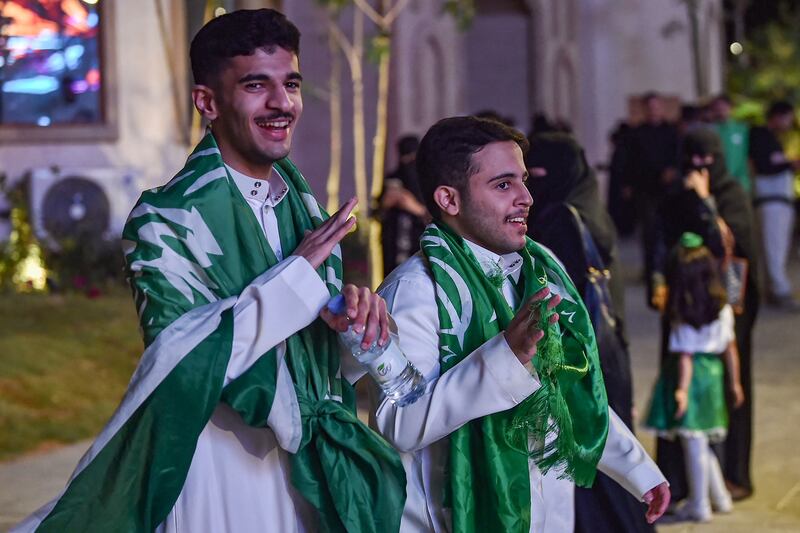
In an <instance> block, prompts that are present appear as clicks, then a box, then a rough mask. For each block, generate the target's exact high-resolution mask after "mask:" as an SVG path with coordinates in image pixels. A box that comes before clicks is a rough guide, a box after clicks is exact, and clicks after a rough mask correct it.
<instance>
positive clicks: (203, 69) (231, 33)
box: [189, 9, 300, 85]
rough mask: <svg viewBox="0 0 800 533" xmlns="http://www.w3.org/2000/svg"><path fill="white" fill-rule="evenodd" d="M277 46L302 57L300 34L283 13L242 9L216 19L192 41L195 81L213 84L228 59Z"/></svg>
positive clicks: (269, 10) (190, 54) (199, 83)
mask: <svg viewBox="0 0 800 533" xmlns="http://www.w3.org/2000/svg"><path fill="white" fill-rule="evenodd" d="M275 47H280V48H283V49H285V50H288V51H289V52H293V53H294V54H296V55H300V31H299V30H298V29H297V27H296V26H295V25H294V24H292V23H291V22H290V21H289V19H287V18H286V16H285V15H284V14H283V13H280V12H278V11H275V10H274V9H242V10H239V11H233V12H231V13H227V14H225V15H221V16H219V17H216V18H214V19H212V20H210V21H209V22H208V23H207V24H206V25H205V26H203V27H202V28H200V31H198V32H197V35H195V36H194V39H192V46H191V48H190V49H189V57H190V58H191V62H192V75H193V76H194V82H195V83H196V84H198V85H212V84H213V83H214V82H215V81H216V78H217V76H219V73H220V72H221V71H222V70H223V69H224V68H225V64H226V63H227V61H228V60H229V59H231V58H233V57H236V56H249V55H252V54H254V53H255V51H256V50H258V49H259V48H261V49H266V50H269V49H271V48H275Z"/></svg>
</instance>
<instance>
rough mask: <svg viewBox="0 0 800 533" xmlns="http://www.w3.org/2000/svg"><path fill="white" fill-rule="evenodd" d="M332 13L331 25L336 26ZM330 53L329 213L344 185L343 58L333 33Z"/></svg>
mask: <svg viewBox="0 0 800 533" xmlns="http://www.w3.org/2000/svg"><path fill="white" fill-rule="evenodd" d="M335 16H336V15H335V13H334V12H333V11H331V13H330V18H329V20H328V24H329V25H333V24H336V21H335V19H334V17H335ZM328 51H329V52H330V55H331V74H330V87H329V89H330V96H329V100H328V108H329V111H330V117H331V160H330V165H329V167H328V181H327V186H326V191H327V193H328V202H327V204H326V207H327V210H328V213H333V212H334V211H336V210H337V209H339V191H340V189H341V184H342V82H341V77H342V56H341V52H340V50H339V46H338V45H337V44H336V39H335V38H334V36H333V33H332V32H330V33H329V35H328Z"/></svg>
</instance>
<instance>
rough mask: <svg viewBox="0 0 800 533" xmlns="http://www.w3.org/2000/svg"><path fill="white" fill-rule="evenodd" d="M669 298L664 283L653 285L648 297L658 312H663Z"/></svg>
mask: <svg viewBox="0 0 800 533" xmlns="http://www.w3.org/2000/svg"><path fill="white" fill-rule="evenodd" d="M668 299H669V290H668V289H667V286H666V285H656V286H655V287H653V295H652V296H651V297H650V305H651V306H653V308H654V309H656V310H657V311H658V312H659V313H662V314H663V313H664V310H666V308H667V300H668Z"/></svg>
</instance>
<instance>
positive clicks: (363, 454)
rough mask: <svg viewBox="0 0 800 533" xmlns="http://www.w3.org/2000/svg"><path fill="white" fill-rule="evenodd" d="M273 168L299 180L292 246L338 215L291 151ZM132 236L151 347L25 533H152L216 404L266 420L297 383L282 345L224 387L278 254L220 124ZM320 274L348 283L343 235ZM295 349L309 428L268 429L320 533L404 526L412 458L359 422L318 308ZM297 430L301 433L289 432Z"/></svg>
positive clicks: (283, 217) (145, 210)
mask: <svg viewBox="0 0 800 533" xmlns="http://www.w3.org/2000/svg"><path fill="white" fill-rule="evenodd" d="M275 169H276V170H277V171H278V172H280V174H281V175H282V177H283V178H284V180H285V181H286V183H287V185H288V187H289V192H288V194H287V197H286V198H285V199H284V201H282V202H280V203H279V204H278V205H277V206H276V209H275V210H276V217H277V219H278V225H279V228H280V238H281V246H282V248H283V250H287V251H291V250H294V249H295V248H296V247H297V245H298V244H299V243H300V241H301V240H302V238H303V236H304V232H305V231H306V230H311V229H314V228H315V227H317V226H318V225H319V224H320V223H322V221H323V220H324V219H326V218H327V214H326V213H325V212H324V211H323V210H322V208H321V207H320V206H319V204H318V203H317V201H316V200H315V199H314V197H313V195H312V193H311V191H310V189H309V187H308V184H307V183H306V182H305V180H304V179H303V177H302V176H301V175H300V173H299V171H298V170H297V169H296V168H295V166H294V165H293V164H292V163H291V162H290V161H289V160H287V159H283V160H281V161H278V162H277V163H276V164H275ZM123 239H124V249H125V255H126V262H127V265H128V271H129V274H130V276H131V279H130V281H131V285H132V287H133V290H134V297H135V300H136V305H137V309H138V312H139V318H140V325H141V328H142V330H143V335H144V339H145V346H146V349H145V352H144V355H143V356H142V359H141V361H140V363H139V366H138V368H137V369H136V372H135V373H134V376H133V378H132V379H131V383H130V385H129V387H128V390H127V392H126V394H125V397H124V398H123V400H122V403H121V404H120V406H119V408H118V409H117V411H116V413H115V414H114V415H113V417H112V419H111V420H110V422H109V423H108V425H107V426H106V427H105V428H104V429H103V431H102V432H101V434H100V435H99V437H98V438H97V440H96V441H95V442H94V443H93V445H92V447H91V448H90V449H89V451H88V452H87V453H86V455H85V456H84V457H83V458H82V459H81V461H80V463H79V465H78V467H77V468H76V470H75V472H74V474H73V475H72V478H71V479H70V481H69V483H68V485H67V487H66V489H65V490H64V492H63V493H62V494H61V496H60V497H59V498H57V499H56V500H54V501H53V502H51V503H50V504H48V505H47V506H45V507H43V508H42V509H40V510H39V511H38V512H37V513H36V514H35V515H33V516H31V517H29V518H28V519H27V520H26V521H25V522H23V523H22V524H20V526H19V531H37V532H50V531H52V532H59V533H62V532H72V531H75V532H78V531H80V532H93V531H96V532H103V533H106V532H110V531H143V532H144V531H152V530H153V529H154V528H156V526H158V525H159V524H160V523H161V522H162V521H163V520H164V519H165V518H166V516H167V515H168V514H169V512H170V511H171V509H172V507H173V506H174V504H175V501H176V500H177V498H178V495H179V494H180V491H181V489H182V487H183V484H184V481H185V479H186V475H187V472H188V469H189V465H190V464H191V460H192V456H193V453H194V450H195V446H196V444H197V439H198V437H199V435H200V432H201V431H202V430H203V428H204V427H205V425H206V423H207V422H208V420H209V418H210V417H211V414H212V413H213V411H214V409H215V408H216V407H217V405H218V404H219V403H220V402H225V403H227V404H228V405H230V406H231V407H232V408H233V409H235V410H236V411H237V412H238V413H239V414H240V415H241V417H242V419H243V420H244V421H245V422H246V423H247V424H249V425H251V426H255V427H264V426H267V425H268V424H267V420H268V418H269V414H270V411H271V409H272V408H273V404H274V403H276V395H277V394H281V395H283V394H286V393H287V390H286V389H287V387H282V388H281V387H279V384H278V362H277V357H276V349H275V348H273V349H271V350H269V351H268V352H267V353H265V354H263V355H262V356H261V357H260V358H259V359H257V361H256V362H255V363H254V364H253V365H252V366H251V367H250V368H249V369H248V370H247V371H246V372H245V373H244V374H242V375H241V376H239V377H238V378H236V379H234V380H233V381H231V382H230V383H228V384H227V385H226V384H225V375H226V369H227V367H228V363H229V359H230V356H231V349H232V339H233V330H234V320H233V305H234V303H235V302H236V300H237V297H238V296H239V294H240V293H241V292H242V291H243V289H245V287H247V286H248V285H250V284H253V283H258V282H259V279H258V278H259V277H260V276H262V275H263V274H264V273H265V272H266V271H267V270H268V269H269V268H270V267H272V266H274V265H276V264H277V263H278V261H277V258H276V257H275V254H274V253H273V251H272V250H271V249H270V247H269V245H268V243H267V241H266V238H265V237H264V234H263V232H262V230H261V228H260V226H259V224H258V221H257V220H256V218H255V216H254V215H253V212H252V211H251V209H250V207H249V206H248V205H247V203H246V202H245V200H244V199H243V198H242V196H241V194H240V193H239V191H238V190H237V189H236V187H235V185H234V184H233V182H232V180H231V178H230V176H229V175H228V172H227V169H226V168H225V166H224V164H223V161H222V158H221V155H220V152H219V149H218V147H217V145H216V142H215V140H214V137H213V135H212V134H211V133H210V132H209V133H207V134H206V136H205V137H204V138H203V140H202V141H201V142H200V144H199V145H198V146H197V147H196V148H195V150H194V151H193V152H192V154H191V155H190V156H189V158H188V159H187V162H186V165H185V167H184V168H183V170H181V172H179V173H178V175H177V176H176V177H174V178H173V179H172V180H171V181H170V182H169V183H167V184H166V185H164V186H162V187H158V188H156V189H153V190H150V191H146V192H145V193H144V194H142V197H141V198H140V200H139V202H138V204H137V205H136V207H135V208H134V210H133V211H132V213H131V215H130V218H129V220H128V223H127V224H126V226H125V229H124V232H123ZM318 273H319V275H320V277H321V278H322V279H323V280H325V281H326V282H327V286H328V289H329V291H330V293H331V295H334V294H337V293H338V292H339V291H340V289H341V284H342V281H341V278H342V260H341V252H340V250H339V248H338V246H337V248H336V250H335V251H334V253H333V254H332V255H331V256H330V257H329V259H328V260H327V261H326V262H325V263H324V264H323V265H322V266H321V267H320V268H319V269H318ZM275 304H276V305H280V302H275ZM286 351H287V355H286V358H285V361H286V365H287V367H288V370H289V375H290V377H291V384H292V385H293V387H292V386H289V387H288V394H290V395H291V394H293V395H294V398H293V399H292V401H291V403H292V404H293V405H296V406H297V409H298V411H299V415H300V416H299V417H297V422H296V423H297V424H299V425H301V426H302V428H299V431H298V428H291V427H289V428H287V427H285V426H284V425H280V427H271V429H272V430H273V431H275V433H276V437H277V440H278V442H279V443H280V444H281V446H282V447H284V448H285V449H287V451H288V452H289V453H290V464H291V480H292V484H293V485H294V486H295V487H296V488H297V489H298V491H299V492H300V493H301V494H302V495H303V496H304V497H305V498H306V499H307V500H308V501H309V502H310V503H311V504H312V505H313V506H314V507H315V508H316V509H317V510H318V511H319V517H318V522H319V527H320V529H321V530H322V531H337V532H338V531H350V532H376V533H378V532H380V533H383V532H385V531H397V530H398V529H399V526H400V517H401V514H402V509H403V505H404V502H405V474H404V471H403V467H402V464H401V462H400V459H399V457H398V455H397V453H396V452H395V451H394V450H393V449H392V448H391V447H390V446H389V445H388V444H387V443H386V442H385V441H384V440H382V439H381V438H380V437H379V436H378V435H377V434H376V433H374V432H373V431H372V430H370V429H369V428H367V427H366V426H365V425H364V424H362V423H361V422H360V421H359V420H358V419H357V417H356V414H355V401H354V394H353V390H352V387H351V386H350V385H349V383H347V382H346V381H345V380H343V379H342V378H341V373H340V364H339V347H338V344H337V337H336V333H335V332H334V331H332V330H331V329H330V328H329V327H328V326H327V325H326V324H325V323H324V322H322V321H321V320H319V319H317V320H316V321H315V322H313V323H312V324H311V325H310V326H308V327H306V328H304V329H302V330H301V331H299V332H298V333H296V334H294V335H292V336H291V337H289V338H288V339H287V340H286ZM279 389H280V391H279ZM334 398H341V399H343V403H340V402H338V401H334ZM281 399H283V397H281ZM277 403H279V402H277ZM281 418H282V419H283V420H285V419H286V417H281ZM288 434H302V437H301V438H300V440H299V442H298V441H297V439H294V442H292V439H291V438H289V437H288V436H287V435H288ZM264 505H269V502H264ZM264 528H265V530H267V529H268V528H269V524H264Z"/></svg>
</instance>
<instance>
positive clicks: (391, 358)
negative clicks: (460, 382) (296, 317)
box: [328, 294, 425, 407]
mask: <svg viewBox="0 0 800 533" xmlns="http://www.w3.org/2000/svg"><path fill="white" fill-rule="evenodd" d="M328 309H330V310H331V312H333V313H334V314H337V315H341V314H344V312H345V309H346V308H345V302H344V297H343V296H342V295H341V294H339V295H337V296H334V297H333V298H331V300H330V302H328ZM363 338H364V333H363V332H362V333H356V331H355V330H353V327H352V326H350V327H348V328H347V331H345V332H342V333H339V340H340V341H341V343H342V344H343V345H344V347H345V348H347V349H348V350H349V351H350V353H352V354H353V356H354V357H355V358H356V359H358V362H359V363H361V364H362V365H364V367H365V368H366V369H367V371H368V372H369V375H370V376H372V379H374V380H375V381H376V382H377V383H378V385H379V386H380V388H381V390H382V391H383V393H384V394H385V395H386V397H387V398H389V399H390V400H391V401H392V402H393V403H395V404H396V405H398V406H400V407H402V406H404V405H408V404H411V403H414V402H415V401H417V399H418V398H419V397H420V396H422V393H423V392H425V377H424V376H423V375H422V373H421V372H420V371H419V370H417V367H415V366H414V365H413V364H412V363H411V361H409V360H408V359H407V358H406V356H405V355H404V354H403V352H401V351H400V348H399V347H398V346H397V343H396V342H392V339H391V338H389V340H388V341H387V342H386V344H384V345H383V346H378V341H377V340H375V341H374V342H373V343H372V344H371V345H370V347H369V348H367V349H364V348H362V347H361V341H362V339H363Z"/></svg>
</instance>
